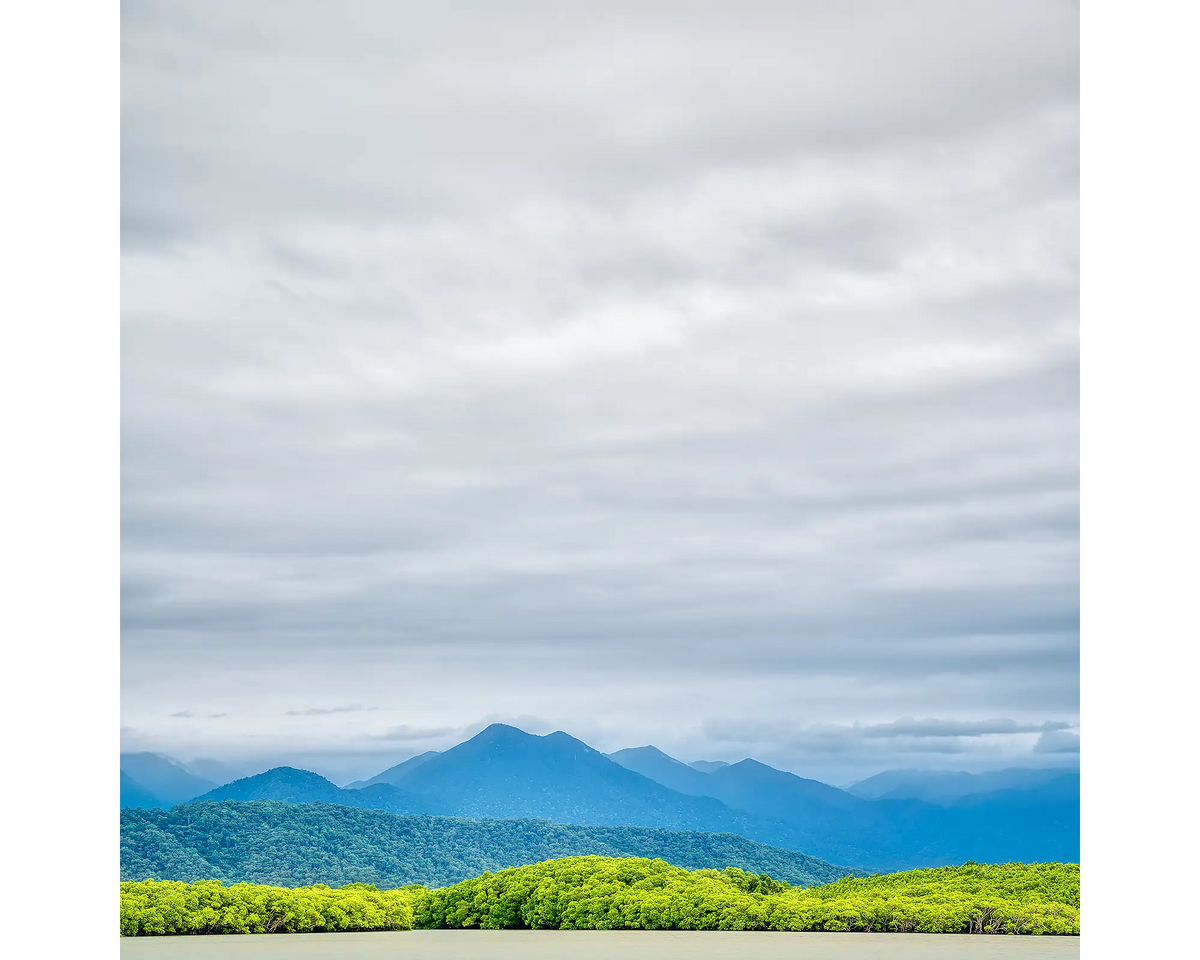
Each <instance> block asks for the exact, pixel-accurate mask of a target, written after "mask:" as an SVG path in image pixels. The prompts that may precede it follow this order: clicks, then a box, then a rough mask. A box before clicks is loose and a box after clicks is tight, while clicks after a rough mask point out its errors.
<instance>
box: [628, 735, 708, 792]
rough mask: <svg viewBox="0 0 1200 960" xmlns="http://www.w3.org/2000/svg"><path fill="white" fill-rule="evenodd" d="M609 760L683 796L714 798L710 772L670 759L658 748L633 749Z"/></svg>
mask: <svg viewBox="0 0 1200 960" xmlns="http://www.w3.org/2000/svg"><path fill="white" fill-rule="evenodd" d="M608 758H609V759H610V760H614V761H616V762H617V763H619V764H620V765H621V766H623V767H625V769H627V770H633V771H634V772H636V773H640V774H641V775H642V776H643V777H649V778H650V779H651V780H655V781H657V782H658V783H661V784H662V785H663V786H666V787H670V788H671V789H672V790H678V791H679V792H680V793H686V794H689V795H690V796H694V797H705V796H711V794H710V793H709V792H708V786H709V782H708V773H707V772H702V771H701V770H699V769H697V768H695V767H693V766H691V765H690V764H686V763H683V762H682V761H680V760H676V759H675V758H674V757H671V756H668V755H667V754H665V753H663V752H662V751H661V750H659V749H658V747H630V748H628V749H626V750H618V751H617V752H616V753H610V754H608ZM718 769H719V768H718Z"/></svg>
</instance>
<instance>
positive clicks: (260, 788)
mask: <svg viewBox="0 0 1200 960" xmlns="http://www.w3.org/2000/svg"><path fill="white" fill-rule="evenodd" d="M194 800H195V802H202V801H205V800H242V801H247V800H276V801H279V802H281V803H334V804H340V805H341V806H346V807H361V808H363V809H367V810H385V811H387V812H389V813H400V814H416V813H427V812H428V808H427V805H426V804H425V802H424V801H423V800H421V799H420V798H418V797H414V796H413V795H412V794H410V793H407V792H405V791H403V790H401V789H399V788H398V787H394V786H392V785H391V784H387V783H377V784H372V785H371V786H369V787H364V788H363V789H361V790H346V789H343V788H342V787H339V786H338V785H337V784H335V783H334V782H333V781H331V780H327V779H326V778H325V777H322V776H321V775H320V774H317V773H313V772H312V771H310V770H297V769H296V768H295V767H274V768H272V769H270V770H268V771H266V772H265V773H259V774H256V775H254V776H253V777H245V778H243V779H241V780H234V781H233V782H232V783H227V784H225V785H224V786H220V787H217V788H216V789H215V790H210V791H209V792H208V793H204V794H201V795H200V796H198V797H195V798H194Z"/></svg>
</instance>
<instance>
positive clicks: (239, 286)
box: [121, 0, 1080, 783]
mask: <svg viewBox="0 0 1200 960" xmlns="http://www.w3.org/2000/svg"><path fill="white" fill-rule="evenodd" d="M1078 29H1079V23H1078V8H1077V5H1076V4H1074V3H1063V2H1057V0H992V2H983V3H981V2H974V0H948V2H924V0H914V2H910V3H906V4H894V3H890V2H886V0H880V2H872V3H859V2H837V3H834V2H791V3H781V4H765V3H738V4H731V3H724V4H703V3H687V4H683V3H680V4H666V3H652V4H645V3H638V4H633V3H611V2H610V3H606V4H603V5H597V4H587V5H584V4H562V3H545V4H533V3H519V2H513V3H507V4H504V5H496V4H490V3H453V2H448V3H443V4H436V5H433V4H418V3H397V2H362V0H357V2H355V0H351V2H346V3H340V4H328V3H318V2H311V0H287V2H266V0H264V2H258V3H255V4H242V3H232V2H211V3H203V4H201V3H178V2H174V0H167V2H164V0H154V2H128V0H127V2H124V3H123V4H122V55H121V83H122V145H121V216H122V222H121V229H122V255H121V276H122V346H121V350H122V369H121V381H122V400H121V404H122V411H121V417H122V438H121V442H122V448H121V460H122V517H121V524H122V547H121V550H122V556H121V565H122V651H121V653H122V656H121V713H122V736H121V739H122V749H123V750H152V751H156V752H163V753H167V754H169V755H171V756H174V757H178V758H180V759H183V760H192V759H195V758H198V757H211V758H217V759H220V760H224V761H228V762H230V763H233V764H235V765H237V764H241V765H242V768H244V769H249V768H250V767H253V766H255V765H258V766H259V767H260V768H261V766H262V765H263V764H267V765H269V764H270V763H275V762H288V763H292V764H293V765H303V766H307V767H308V768H309V769H314V770H317V771H318V772H322V773H325V774H326V775H328V776H331V777H332V778H333V779H335V780H338V781H339V782H346V781H347V780H350V779H354V778H356V777H361V776H366V775H371V774H373V773H376V772H378V771H379V770H381V769H383V768H384V767H386V766H388V765H390V764H392V763H395V762H397V761H399V760H401V759H403V758H405V757H407V756H411V755H413V754H416V753H420V752H423V751H425V750H429V749H444V748H446V747H448V746H450V745H452V744H454V743H456V742H459V741H460V740H462V739H464V738H465V737H467V736H470V735H472V734H473V733H475V732H477V731H478V730H480V729H482V728H483V727H484V726H485V725H486V724H488V723H490V722H493V721H503V722H508V723H513V724H515V725H517V726H520V727H522V728H523V729H526V730H528V731H530V732H533V733H548V732H551V731H553V730H558V729H561V730H565V731H567V732H568V733H571V734H573V735H574V736H577V737H580V738H581V739H583V740H585V741H587V742H588V743H590V744H592V745H593V746H595V747H597V748H598V749H601V750H605V751H612V750H616V749H620V748H622V747H629V746H639V745H642V744H647V743H652V744H655V745H657V746H659V747H660V748H662V749H664V750H666V751H667V752H669V753H671V754H672V755H674V756H678V757H680V758H681V759H684V760H689V761H690V760H695V759H723V760H730V761H733V760H738V759H741V758H742V757H746V756H753V757H756V758H758V759H760V760H763V761H764V762H768V763H772V764H773V765H776V766H779V767H781V768H783V769H788V770H792V771H795V772H797V773H801V774H803V775H805V776H812V777H817V778H819V779H825V780H828V781H830V782H835V783H842V782H849V781H852V780H854V779H859V778H861V777H865V776H868V775H870V774H872V773H876V772H879V771H881V770H885V769H895V768H902V767H919V768H950V769H966V770H982V769H989V768H995V767H1002V766H1036V765H1046V764H1066V765H1069V764H1074V763H1076V762H1077V760H1078V750H1079V742H1080V741H1079V329H1078V321H1079V316H1078V297H1079V256H1078V248H1079V87H1078V70H1079V47H1078Z"/></svg>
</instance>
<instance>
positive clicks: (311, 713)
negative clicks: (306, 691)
mask: <svg viewBox="0 0 1200 960" xmlns="http://www.w3.org/2000/svg"><path fill="white" fill-rule="evenodd" d="M366 709H374V708H368V707H361V706H359V705H358V704H349V705H347V706H344V707H309V708H308V709H307V710H288V711H287V714H286V715H287V716H289V717H327V716H329V715H330V714H334V713H361V712H363V710H366Z"/></svg>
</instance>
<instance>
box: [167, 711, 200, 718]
mask: <svg viewBox="0 0 1200 960" xmlns="http://www.w3.org/2000/svg"><path fill="white" fill-rule="evenodd" d="M171 716H172V717H182V718H190V717H194V716H195V714H194V713H192V712H191V711H190V710H179V711H176V712H175V713H173V714H171Z"/></svg>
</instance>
